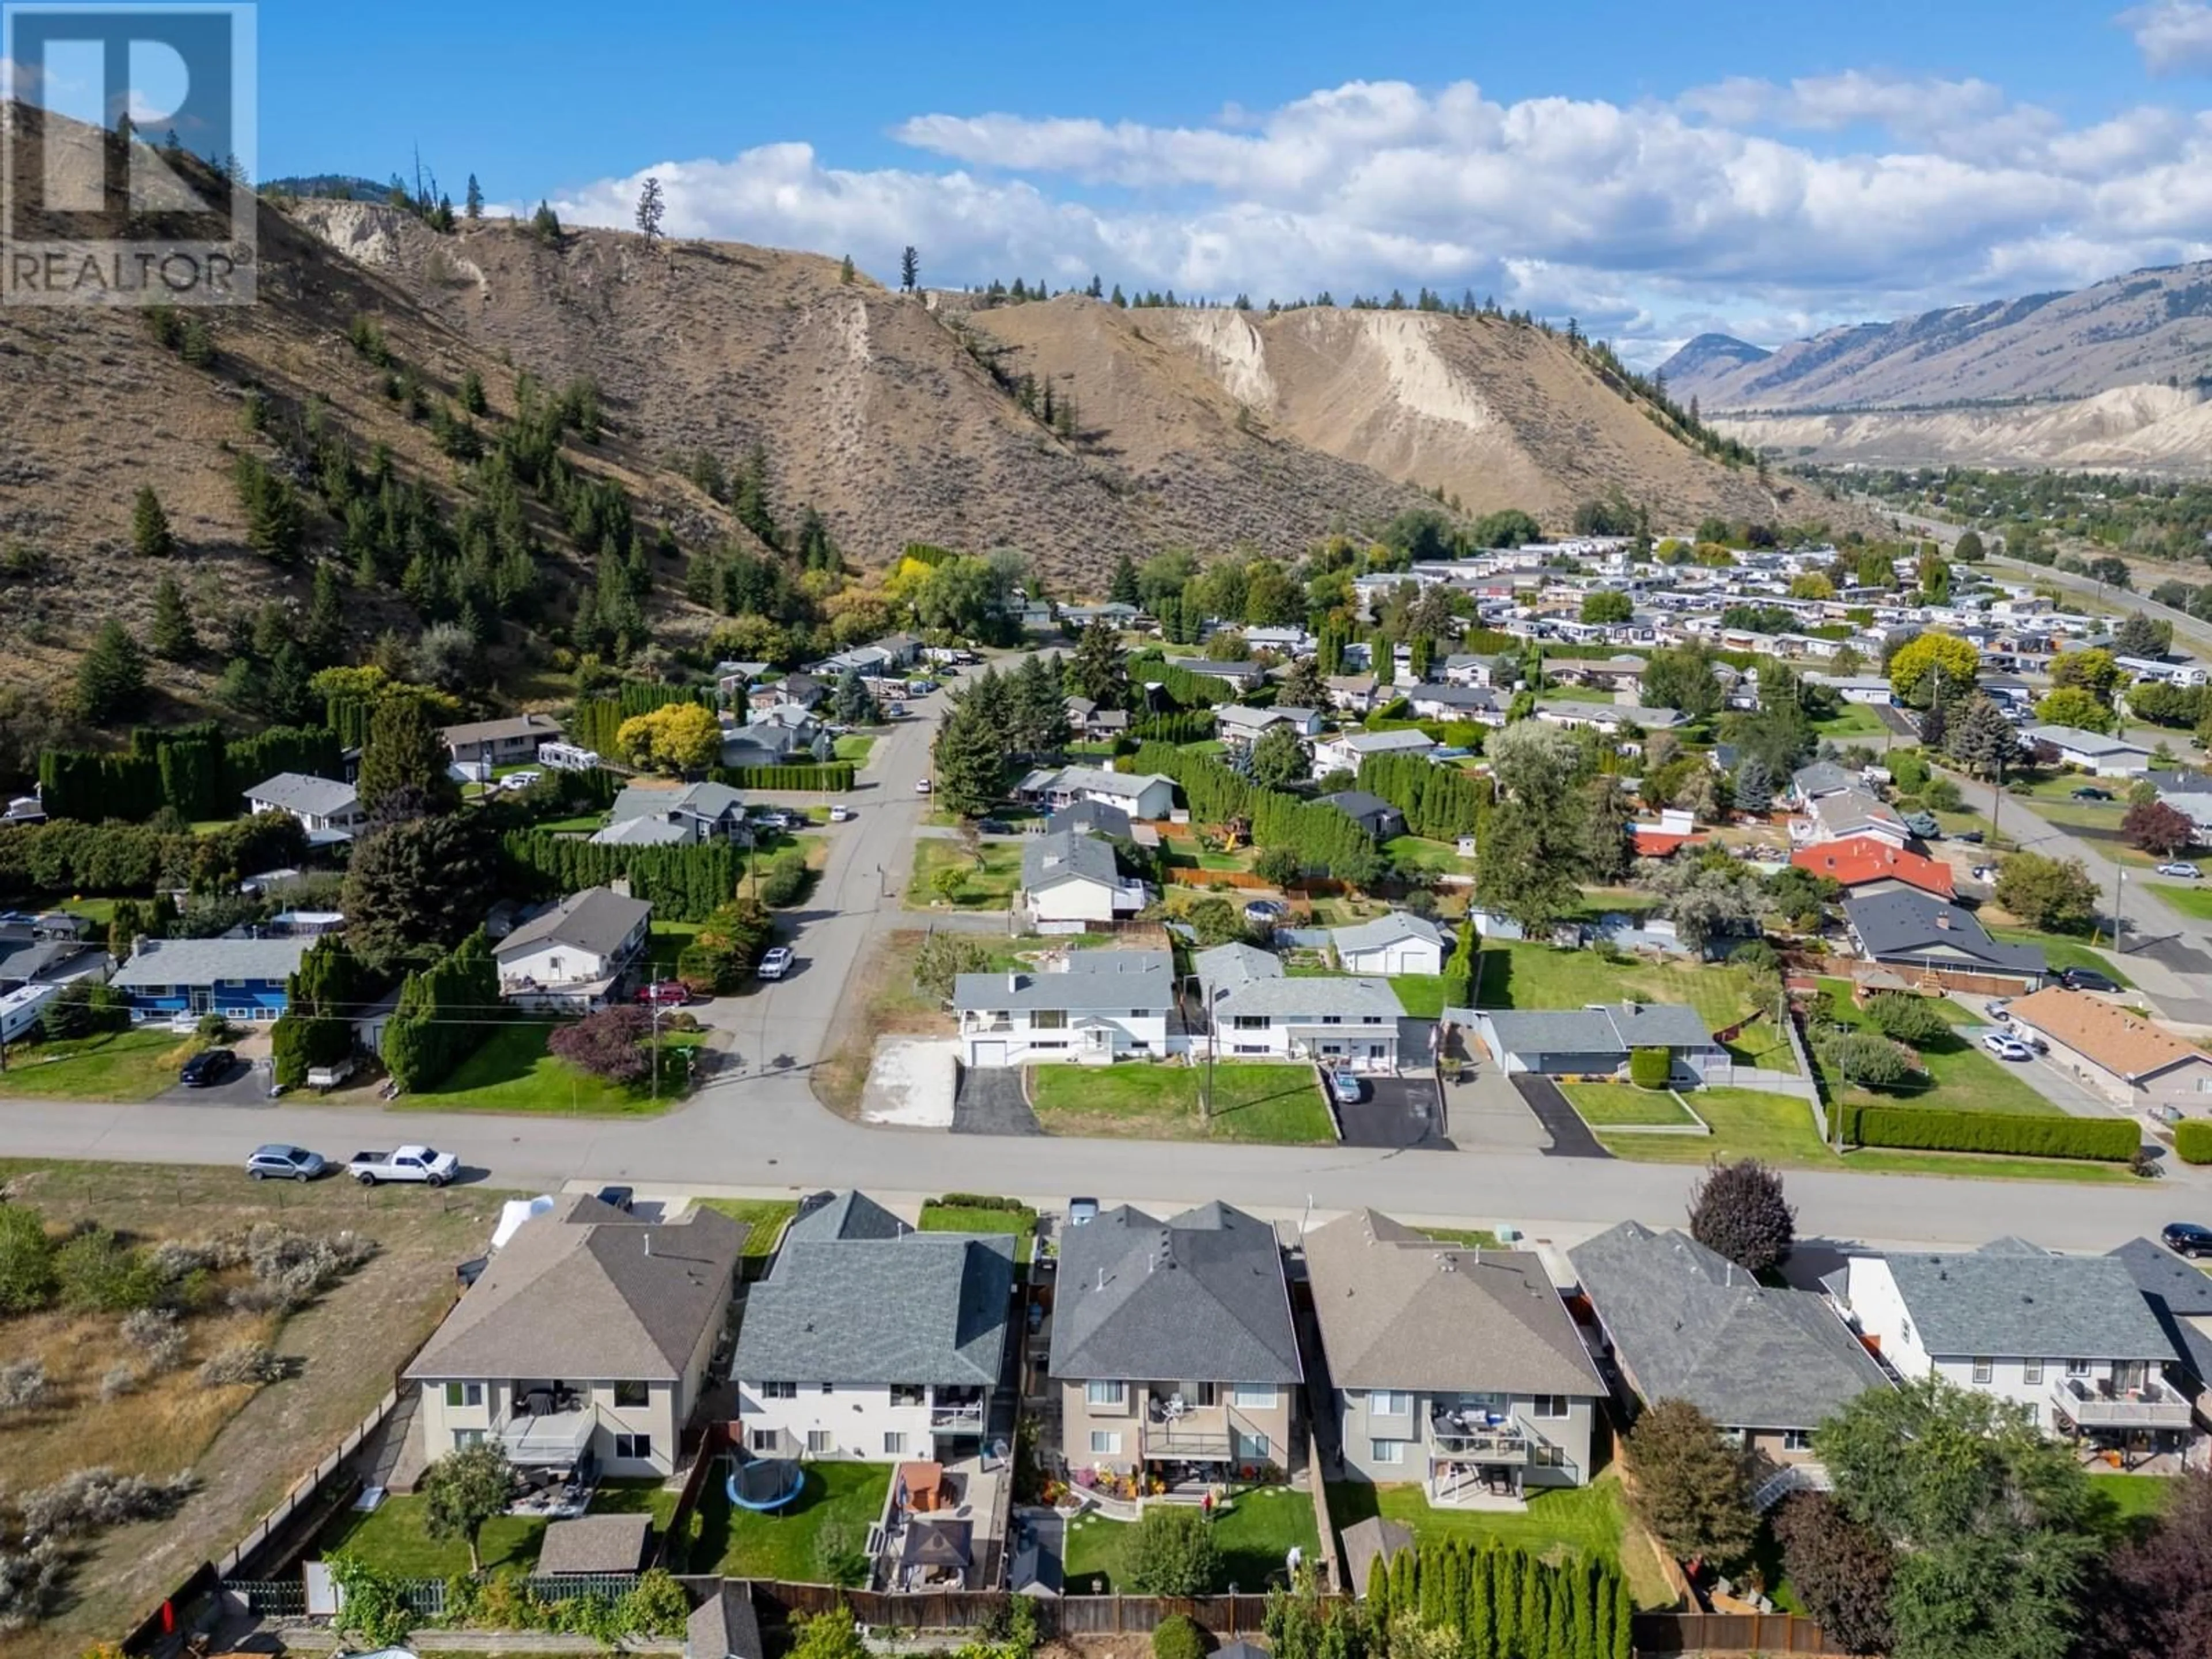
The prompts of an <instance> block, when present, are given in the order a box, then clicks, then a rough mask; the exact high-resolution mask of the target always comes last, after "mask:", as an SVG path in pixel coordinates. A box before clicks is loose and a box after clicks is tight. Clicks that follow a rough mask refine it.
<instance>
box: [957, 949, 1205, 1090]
mask: <svg viewBox="0 0 2212 1659" xmlns="http://www.w3.org/2000/svg"><path fill="white" fill-rule="evenodd" d="M1174 1006H1175V958H1174V957H1173V956H1172V955H1171V954H1170V952H1168V951H1111V950H1108V951H1071V952H1070V953H1069V954H1068V955H1067V956H1066V957H1065V958H1064V959H1062V960H1060V962H1059V963H1058V964H1057V965H1056V966H1055V967H1054V968H1053V969H1050V970H1048V971H1046V972H1042V973H1030V972H1019V973H1005V974H963V975H960V976H959V977H958V978H957V979H956V980H954V981H953V983H952V1012H953V1013H954V1015H955V1017H957V1018H958V1020H959V1022H960V1034H959V1040H960V1058H961V1060H962V1063H963V1064H964V1065H967V1066H1033V1065H1037V1064H1040V1063H1046V1062H1052V1061H1070V1060H1072V1061H1077V1062H1081V1063H1087V1064H1093V1065H1106V1064H1110V1063H1111V1062H1112V1061H1114V1060H1155V1059H1158V1058H1159V1057H1160V1056H1162V1055H1164V1054H1166V1053H1167V1051H1168V1024H1169V1018H1168V1017H1169V1014H1170V1011H1171V1010H1172V1009H1173V1008H1174Z"/></svg>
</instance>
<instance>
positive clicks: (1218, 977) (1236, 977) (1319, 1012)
mask: <svg viewBox="0 0 2212 1659" xmlns="http://www.w3.org/2000/svg"><path fill="white" fill-rule="evenodd" d="M1192 966H1193V967H1194V969H1196V971H1197V974H1198V979H1199V984H1200V988H1201V989H1202V990H1203V991H1204V992H1205V994H1206V1024H1207V1025H1208V1027H1209V1028H1210V1035H1209V1036H1208V1039H1207V1040H1208V1042H1209V1044H1210V1047H1211V1051H1212V1053H1213V1054H1217V1055H1220V1056H1225V1057H1233V1058H1235V1059H1237V1060H1247V1059H1250V1060H1313V1061H1316V1062H1317V1063H1320V1064H1322V1065H1328V1066H1348V1067H1350V1068H1351V1069H1352V1070H1355V1071H1363V1072H1366V1071H1372V1072H1383V1073H1389V1072H1395V1071H1396V1070H1397V1068H1398V1036H1399V1032H1398V1023H1399V1022H1400V1021H1401V1020H1402V1019H1403V1018H1405V1017H1406V1010H1405V1006H1404V1005H1403V1004H1402V1003H1401V1002H1400V1001H1399V1000H1398V994H1397V993H1396V992H1395V991H1394V990H1392V989H1391V988H1390V984H1389V981H1388V980H1383V979H1374V978H1359V979H1350V978H1342V977H1339V976H1337V975H1299V976H1297V977H1296V978H1293V977H1291V976H1290V975H1286V974H1285V973H1284V972H1283V964H1282V963H1281V961H1280V960H1279V959H1278V958H1277V957H1273V956H1271V955H1269V954H1268V953H1267V951H1261V950H1258V949H1255V947H1253V946H1251V945H1215V946H1214V947H1213V948H1212V950H1210V951H1200V952H1199V953H1198V955H1197V956H1196V957H1194V958H1193V961H1192Z"/></svg>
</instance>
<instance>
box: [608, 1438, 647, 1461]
mask: <svg viewBox="0 0 2212 1659" xmlns="http://www.w3.org/2000/svg"><path fill="white" fill-rule="evenodd" d="M615 1456H616V1457H617V1458H618V1459H621V1460H623V1461H624V1462H635V1463H642V1462H647V1461H648V1460H649V1459H650V1458H651V1457H652V1456H653V1437H652V1436H651V1435H649V1434H618V1435H617V1436H616V1437H615Z"/></svg>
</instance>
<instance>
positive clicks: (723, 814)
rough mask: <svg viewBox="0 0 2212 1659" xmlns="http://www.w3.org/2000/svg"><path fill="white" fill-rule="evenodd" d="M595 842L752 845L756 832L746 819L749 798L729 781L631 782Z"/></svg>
mask: <svg viewBox="0 0 2212 1659" xmlns="http://www.w3.org/2000/svg"><path fill="white" fill-rule="evenodd" d="M752 840H753V832H752V829H751V826H750V824H748V823H746V821H745V804H744V797H743V796H741V795H739V794H738V792H737V791H736V790H734V789H732V788H731V787H729V786H728V785H727V784H726V783H692V784H686V785H684V787H681V788H671V787H668V786H667V785H665V784H652V783H632V784H627V785H625V786H624V787H623V792H622V793H620V794H618V795H617V796H616V797H615V799H614V805H613V806H612V807H611V808H610V809H609V811H608V813H607V825H606V828H605V829H601V830H600V831H599V832H598V833H597V834H596V835H594V836H592V841H593V842H596V843H598V844H599V845H600V846H603V847H610V846H611V847H640V846H672V847H688V846H692V845H695V844H696V843H698V842H708V841H726V842H734V843H735V844H737V845H738V846H739V847H750V846H751V845H752Z"/></svg>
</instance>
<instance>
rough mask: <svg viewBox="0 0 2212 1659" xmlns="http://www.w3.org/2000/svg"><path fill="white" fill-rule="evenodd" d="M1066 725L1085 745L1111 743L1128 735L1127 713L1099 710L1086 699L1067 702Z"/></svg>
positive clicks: (1124, 710)
mask: <svg viewBox="0 0 2212 1659" xmlns="http://www.w3.org/2000/svg"><path fill="white" fill-rule="evenodd" d="M1067 724H1068V727H1069V729H1070V730H1072V731H1073V732H1074V733H1075V735H1076V737H1077V738H1079V739H1080V740H1081V741H1083V742H1085V743H1111V742H1112V741H1113V740H1114V739H1115V738H1125V737H1127V736H1128V735H1129V711H1128V710H1127V709H1126V708H1100V707H1099V706H1098V705H1097V703H1095V702H1092V701H1091V699H1090V698H1088V697H1070V698H1069V699H1068V700H1067Z"/></svg>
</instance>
